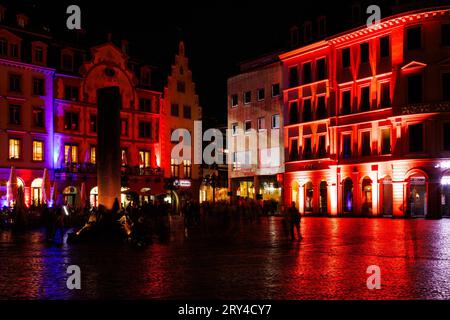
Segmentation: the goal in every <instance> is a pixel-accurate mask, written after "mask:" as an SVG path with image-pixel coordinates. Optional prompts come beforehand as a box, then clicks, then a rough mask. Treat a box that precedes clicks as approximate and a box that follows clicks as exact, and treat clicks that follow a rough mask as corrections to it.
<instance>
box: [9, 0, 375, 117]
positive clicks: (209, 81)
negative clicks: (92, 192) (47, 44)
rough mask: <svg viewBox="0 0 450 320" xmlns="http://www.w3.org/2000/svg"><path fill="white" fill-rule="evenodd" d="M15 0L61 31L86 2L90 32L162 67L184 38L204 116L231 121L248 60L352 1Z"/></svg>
mask: <svg viewBox="0 0 450 320" xmlns="http://www.w3.org/2000/svg"><path fill="white" fill-rule="evenodd" d="M8 2H9V3H12V4H13V6H14V7H16V8H21V7H23V8H26V9H28V10H29V9H30V8H31V9H32V11H33V14H39V18H40V19H41V20H43V21H47V22H48V24H49V25H50V26H51V27H52V30H53V32H54V33H55V34H56V33H58V32H59V31H63V30H65V19H66V18H67V16H68V15H67V14H66V13H65V11H66V8H67V6H68V5H70V4H78V5H79V6H80V7H81V11H82V27H83V28H85V29H86V31H87V35H88V37H90V38H91V39H101V41H103V40H106V34H107V32H112V33H113V37H115V38H117V37H123V38H127V39H129V40H130V47H131V50H132V54H133V49H134V51H135V52H138V55H139V56H140V57H143V58H145V60H148V61H149V62H151V63H152V64H154V65H156V66H157V67H160V68H161V69H162V70H166V69H167V68H168V67H169V66H170V63H171V62H172V61H173V58H174V54H175V52H176V49H177V43H178V40H179V39H181V38H182V39H184V41H185V43H186V51H187V55H188V56H189V58H190V66H191V69H192V72H193V76H194V80H195V82H196V84H197V91H198V94H199V96H200V103H201V105H202V107H203V114H204V116H205V117H206V118H215V119H217V121H218V123H222V124H225V123H226V102H227V96H226V81H227V78H228V77H229V76H231V75H234V74H236V66H237V64H238V63H239V62H240V61H243V60H246V59H249V58H252V57H256V56H260V55H262V54H264V53H268V52H272V51H276V50H278V49H280V48H283V47H286V44H287V40H288V38H289V27H290V26H292V25H293V24H294V23H295V24H297V23H299V22H302V21H303V20H304V19H305V17H314V18H315V17H317V16H318V15H320V14H328V15H330V14H331V15H333V16H334V18H336V19H338V20H339V19H341V21H345V20H346V19H347V18H348V17H350V10H349V9H348V8H349V3H350V2H352V1H350V0H347V1H345V0H344V1H335V2H332V3H334V4H333V5H334V7H332V6H333V5H330V4H328V3H327V2H322V1H309V2H306V3H305V1H296V2H292V1H270V2H266V1H261V0H260V1H251V0H250V1H249V0H247V1H188V0H185V1H164V2H163V1H160V2H157V1H155V0H151V1H150V0H140V1H135V0H127V1H120V2H118V1H113V0H111V1H99V0H90V1H84V0H83V1H80V0H70V1H67V0H59V1H54V0H52V1H43V0H41V1H35V0H34V1H33V0H14V1H4V0H0V3H6V4H8ZM353 2H354V1H353ZM371 2H374V3H376V2H378V1H371ZM336 3H338V4H336ZM24 10H25V9H24ZM344 13H345V14H344ZM329 25H330V29H331V28H332V27H331V23H330V24H329ZM97 41H99V40H97Z"/></svg>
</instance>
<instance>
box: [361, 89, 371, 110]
mask: <svg viewBox="0 0 450 320" xmlns="http://www.w3.org/2000/svg"><path fill="white" fill-rule="evenodd" d="M359 110H360V111H361V112H364V111H369V110H370V87H362V88H361V97H360V101H359Z"/></svg>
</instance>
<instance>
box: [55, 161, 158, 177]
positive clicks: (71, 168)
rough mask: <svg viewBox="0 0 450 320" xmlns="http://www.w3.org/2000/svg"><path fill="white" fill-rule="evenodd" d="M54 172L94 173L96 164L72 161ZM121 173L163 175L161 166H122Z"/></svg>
mask: <svg viewBox="0 0 450 320" xmlns="http://www.w3.org/2000/svg"><path fill="white" fill-rule="evenodd" d="M55 173H56V174H63V173H80V174H96V173H97V166H96V165H95V164H92V163H72V164H67V165H65V166H64V167H61V168H59V169H56V170H55ZM121 173H122V175H128V176H163V173H164V172H163V169H161V168H141V167H139V166H122V167H121Z"/></svg>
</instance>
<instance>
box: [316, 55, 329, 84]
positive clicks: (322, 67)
mask: <svg viewBox="0 0 450 320" xmlns="http://www.w3.org/2000/svg"><path fill="white" fill-rule="evenodd" d="M316 73H317V75H316V77H317V80H318V81H320V80H324V79H325V78H326V74H327V71H326V61H325V58H322V59H319V60H317V61H316Z"/></svg>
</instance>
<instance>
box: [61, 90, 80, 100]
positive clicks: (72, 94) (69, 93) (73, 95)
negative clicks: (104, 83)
mask: <svg viewBox="0 0 450 320" xmlns="http://www.w3.org/2000/svg"><path fill="white" fill-rule="evenodd" d="M78 93H79V90H78V87H76V86H65V87H64V94H65V95H64V99H65V100H70V101H78Z"/></svg>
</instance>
